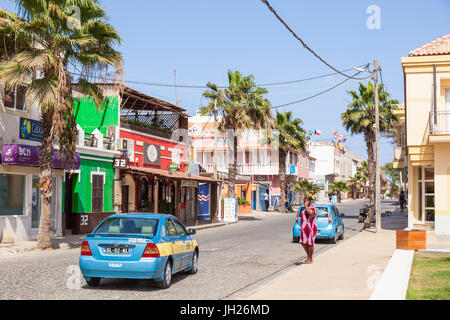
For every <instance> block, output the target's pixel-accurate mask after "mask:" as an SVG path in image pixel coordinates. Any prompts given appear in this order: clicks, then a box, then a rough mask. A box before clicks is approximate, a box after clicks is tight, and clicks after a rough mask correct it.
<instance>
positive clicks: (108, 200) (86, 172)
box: [62, 154, 114, 213]
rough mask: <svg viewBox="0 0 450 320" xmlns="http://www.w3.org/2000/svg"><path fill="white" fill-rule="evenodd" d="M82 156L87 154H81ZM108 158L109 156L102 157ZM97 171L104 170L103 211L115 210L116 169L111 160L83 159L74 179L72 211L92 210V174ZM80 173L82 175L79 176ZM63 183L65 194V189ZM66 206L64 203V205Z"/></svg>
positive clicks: (83, 211)
mask: <svg viewBox="0 0 450 320" xmlns="http://www.w3.org/2000/svg"><path fill="white" fill-rule="evenodd" d="M81 156H82V157H83V156H86V155H83V154H81ZM100 159H107V158H100ZM93 172H94V173H96V172H104V174H105V183H104V185H103V212H113V211H114V206H113V191H114V190H113V188H114V169H113V167H112V163H111V162H105V161H97V160H89V159H81V165H80V173H77V174H75V176H74V181H73V196H72V212H74V213H85V212H92V183H91V175H92V173H93ZM79 175H81V176H80V177H79ZM65 187H66V185H65V183H63V194H64V190H65ZM62 207H63V208H64V203H63V205H62Z"/></svg>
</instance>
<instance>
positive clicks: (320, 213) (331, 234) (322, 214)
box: [292, 204, 344, 243]
mask: <svg viewBox="0 0 450 320" xmlns="http://www.w3.org/2000/svg"><path fill="white" fill-rule="evenodd" d="M314 205H315V206H316V208H317V217H316V224H317V235H316V239H329V240H330V241H331V242H332V243H336V242H337V240H338V239H340V240H343V239H344V222H343V221H342V218H343V217H344V214H343V213H339V210H338V208H337V207H336V206H335V205H333V204H314ZM303 208H304V206H300V208H299V209H298V212H297V217H296V219H295V222H294V226H293V228H292V229H293V230H292V234H293V236H292V240H293V241H294V242H297V243H298V242H299V238H300V224H301V221H300V220H301V216H300V212H301V211H302V210H303Z"/></svg>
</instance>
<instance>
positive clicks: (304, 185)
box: [291, 180, 320, 197]
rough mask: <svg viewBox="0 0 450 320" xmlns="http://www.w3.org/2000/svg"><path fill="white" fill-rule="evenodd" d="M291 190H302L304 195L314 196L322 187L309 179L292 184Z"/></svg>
mask: <svg viewBox="0 0 450 320" xmlns="http://www.w3.org/2000/svg"><path fill="white" fill-rule="evenodd" d="M291 191H301V192H302V193H303V195H304V196H308V197H312V196H313V195H315V194H317V193H319V192H320V187H319V186H318V185H316V184H314V183H312V182H309V181H308V180H301V181H299V182H297V183H296V184H295V185H294V186H292V188H291Z"/></svg>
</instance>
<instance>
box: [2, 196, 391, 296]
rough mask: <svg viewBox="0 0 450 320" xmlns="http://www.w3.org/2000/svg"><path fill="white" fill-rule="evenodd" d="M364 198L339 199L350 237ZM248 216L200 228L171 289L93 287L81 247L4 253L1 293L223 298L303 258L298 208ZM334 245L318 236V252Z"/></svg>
mask: <svg viewBox="0 0 450 320" xmlns="http://www.w3.org/2000/svg"><path fill="white" fill-rule="evenodd" d="M363 203H364V201H363V200H357V201H352V202H347V203H343V204H341V205H339V210H340V211H341V212H344V213H345V215H346V217H345V218H344V223H345V227H346V230H345V236H346V238H347V239H348V238H349V237H352V236H353V235H355V234H357V233H358V232H359V229H360V228H361V224H360V223H358V220H357V215H358V210H359V208H360V207H361V205H362V204H363ZM390 208H392V205H390V204H389V203H387V202H383V205H382V210H389V209H390ZM246 218H247V219H245V220H241V221H240V222H239V223H237V224H232V225H227V226H224V227H219V228H214V229H206V230H200V231H199V232H198V234H197V235H196V238H197V240H198V242H199V245H200V260H199V262H200V263H199V272H198V273H197V274H196V275H193V276H192V275H189V276H188V275H175V276H174V278H173V284H172V286H171V287H170V288H169V289H167V290H161V289H158V288H156V286H155V285H154V284H153V283H151V282H150V281H143V280H120V279H111V280H102V283H101V285H100V286H99V287H97V288H90V287H88V286H87V284H86V282H85V281H84V279H82V278H81V277H80V276H78V275H77V273H76V272H75V273H73V272H74V270H77V263H78V255H79V249H70V250H55V251H49V252H31V253H27V254H24V255H20V256H14V257H8V258H1V259H0V279H1V281H0V299H223V298H228V297H230V296H232V295H233V294H235V293H238V292H239V291H240V290H243V289H246V288H248V287H249V286H254V285H259V284H261V283H263V282H264V281H267V279H270V277H271V276H274V275H276V274H277V273H279V272H280V271H283V270H286V269H289V268H292V267H293V266H295V263H296V262H299V261H303V260H304V259H305V255H304V252H303V249H302V248H301V246H300V245H299V244H295V243H292V242H291V241H292V233H291V230H292V223H293V221H294V219H295V217H294V214H292V213H291V214H285V215H280V214H273V213H272V214H270V215H269V216H267V215H263V216H259V217H258V216H256V217H246ZM338 244H339V242H338ZM333 246H334V245H332V244H328V243H327V242H326V241H322V240H319V241H318V242H317V244H316V253H317V254H319V253H320V252H321V251H324V250H329V249H332V248H333ZM77 281H78V283H80V286H78V289H71V287H75V288H76V287H77ZM68 283H69V286H68Z"/></svg>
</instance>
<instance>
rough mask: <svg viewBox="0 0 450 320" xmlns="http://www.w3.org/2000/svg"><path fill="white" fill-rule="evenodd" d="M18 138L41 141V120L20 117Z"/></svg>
mask: <svg viewBox="0 0 450 320" xmlns="http://www.w3.org/2000/svg"><path fill="white" fill-rule="evenodd" d="M19 138H20V139H24V140H33V141H41V138H42V127H41V122H40V121H37V120H32V119H26V118H20V122H19Z"/></svg>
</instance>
